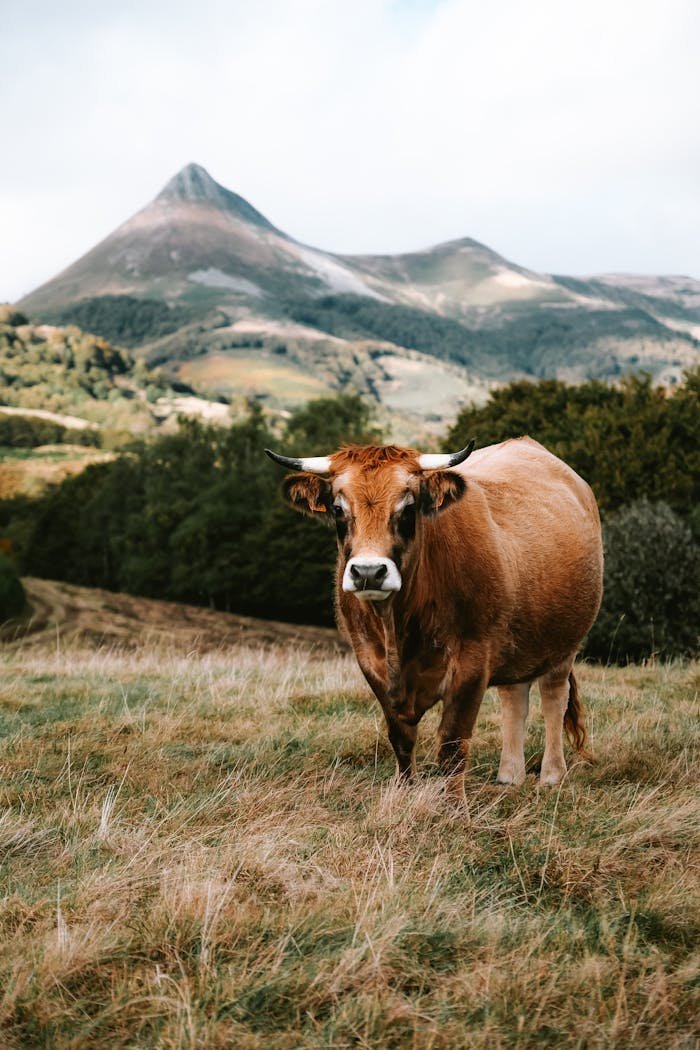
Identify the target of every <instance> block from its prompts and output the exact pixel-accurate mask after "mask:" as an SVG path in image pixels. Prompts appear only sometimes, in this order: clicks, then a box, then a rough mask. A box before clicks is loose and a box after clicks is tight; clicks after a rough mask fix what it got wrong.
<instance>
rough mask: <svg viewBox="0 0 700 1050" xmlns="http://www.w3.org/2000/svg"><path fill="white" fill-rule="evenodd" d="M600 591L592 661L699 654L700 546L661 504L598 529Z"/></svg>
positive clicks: (625, 513)
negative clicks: (602, 579)
mask: <svg viewBox="0 0 700 1050" xmlns="http://www.w3.org/2000/svg"><path fill="white" fill-rule="evenodd" d="M603 539H604V544H605V591H604V596H603V605H602V608H601V610H600V615H599V617H598V619H597V621H596V623H595V625H594V627H593V629H592V631H591V633H590V635H589V637H588V642H587V646H586V653H587V655H589V656H592V657H593V658H594V659H597V660H603V661H607V662H610V661H612V662H616V663H625V662H627V661H635V660H641V659H644V658H646V657H649V656H651V655H652V654H655V655H658V656H661V657H663V658H669V657H674V656H693V655H695V654H696V653H697V652H698V648H699V645H698V642H699V638H698V625H699V624H700V547H698V546H697V544H696V543H695V542H694V541H693V537H692V533H691V531H690V529H689V528H688V526H687V525H686V524H685V523H684V522H683V521H682V520H681V518H679V517H678V515H677V514H674V512H673V511H672V510H671V508H670V507H669V506H668V505H667V504H666V503H650V502H649V501H648V500H646V499H641V500H637V501H636V502H635V503H632V504H630V505H629V506H628V507H624V508H623V509H622V510H621V511H619V512H618V513H617V514H615V515H613V516H612V517H610V518H609V519H608V521H607V522H606V524H605V525H604V526H603Z"/></svg>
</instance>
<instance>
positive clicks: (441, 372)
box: [19, 164, 700, 422]
mask: <svg viewBox="0 0 700 1050" xmlns="http://www.w3.org/2000/svg"><path fill="white" fill-rule="evenodd" d="M19 306H20V307H21V308H22V309H23V310H25V311H26V312H28V313H29V314H30V315H31V316H32V318H33V319H36V320H40V321H45V322H52V323H70V322H73V323H77V324H80V325H81V326H82V327H83V328H85V329H87V330H90V331H93V332H95V333H97V334H99V335H103V336H105V337H106V338H109V339H111V340H112V341H115V342H117V343H120V344H121V345H125V346H128V347H131V348H132V350H133V352H134V354H135V355H136V356H142V357H144V358H145V359H146V361H147V362H148V363H149V364H159V365H162V366H164V367H165V368H167V369H168V371H169V373H170V375H171V376H172V377H173V378H177V379H179V380H180V381H185V382H187V383H190V384H192V385H193V386H195V387H197V388H199V389H200V390H202V391H204V392H205V393H207V394H209V395H213V396H219V397H235V396H236V395H250V394H254V395H258V396H262V397H267V398H268V399H269V401H270V403H271V404H272V405H273V406H275V407H277V408H284V407H286V406H287V405H289V404H293V403H295V402H298V401H301V400H304V399H305V398H307V397H309V396H313V394H315V393H320V392H323V391H325V390H332V389H338V388H342V387H345V386H348V385H350V386H354V387H357V388H359V389H361V390H363V391H364V392H365V393H368V394H369V395H370V396H373V397H376V398H377V399H378V400H379V401H380V402H382V403H383V404H384V405H386V406H388V408H389V409H391V410H393V411H394V412H396V413H399V414H401V415H404V416H408V417H413V418H420V419H422V420H424V421H425V420H430V419H434V421H436V422H437V421H441V420H444V419H445V418H449V417H450V416H451V415H454V413H455V412H456V410H457V408H458V407H459V405H460V404H461V403H463V402H464V401H466V400H470V399H475V398H476V399H478V398H479V397H480V396H481V397H483V396H484V391H485V390H486V389H487V388H488V386H489V385H491V384H493V383H497V382H501V381H503V380H505V379H508V378H511V377H516V376H558V377H561V378H565V379H571V380H575V379H582V378H586V377H591V376H595V377H600V378H614V377H615V376H618V375H620V374H621V373H623V372H626V371H629V370H632V369H639V368H644V369H646V370H648V371H651V372H652V373H653V375H654V376H655V378H657V379H658V380H660V381H664V382H673V381H676V380H677V379H678V378H679V377H680V375H681V373H682V371H683V369H684V368H686V367H688V366H692V365H693V364H694V363H697V360H698V351H699V349H700V342H698V340H700V281H696V280H694V279H693V278H690V277H641V276H634V275H603V276H598V277H591V278H573V277H566V276H560V275H549V274H541V273H536V272H533V271H530V270H528V269H525V268H524V267H521V266H518V265H516V264H514V263H512V262H510V261H508V260H507V259H505V258H503V256H501V255H499V254H498V253H496V252H495V251H493V250H491V249H490V248H488V247H487V246H486V245H483V244H480V243H479V242H477V241H474V240H471V239H469V238H462V239H459V240H454V241H449V242H447V243H445V244H439V245H437V246H435V247H432V248H429V249H426V250H424V251H416V252H411V253H404V254H401V255H339V254H334V253H331V252H326V251H321V250H319V249H316V248H312V247H310V246H308V245H304V244H302V243H300V242H298V241H296V240H295V239H294V238H292V237H290V236H289V235H288V234H286V233H284V232H283V231H281V230H279V229H277V228H276V227H275V226H274V225H273V224H272V223H271V222H270V221H269V220H268V219H267V218H266V217H265V216H264V215H262V214H261V213H260V212H259V211H257V210H256V209H255V208H254V207H253V206H252V205H250V204H249V203H248V202H247V201H246V200H244V199H243V198H242V197H240V196H238V195H237V194H236V193H233V192H231V191H230V190H228V189H226V188H224V187H223V186H221V185H219V183H217V182H216V181H215V180H214V179H212V177H211V176H210V175H209V174H208V173H207V172H206V171H205V170H204V168H202V167H200V166H199V165H197V164H189V165H187V167H185V168H183V170H182V171H180V172H179V173H178V174H177V175H175V176H174V178H172V179H171V180H170V182H168V183H167V185H166V186H165V187H164V188H163V190H162V191H161V192H160V193H159V194H158V196H157V197H156V198H155V199H154V200H153V201H151V202H150V203H149V204H147V205H146V207H145V208H143V209H142V210H141V211H139V212H137V214H136V215H134V216H133V217H132V218H131V219H129V220H128V221H127V222H125V223H124V224H123V225H122V226H120V227H118V228H117V229H116V230H115V231H114V232H113V233H111V234H110V235H109V236H108V237H107V238H106V239H105V240H103V241H102V242H101V243H99V244H98V245H96V246H95V247H94V248H93V249H92V250H91V251H89V252H88V253H87V254H86V255H84V256H83V257H82V258H81V259H78V260H77V262H75V263H73V264H72V265H71V266H69V267H68V268H67V269H66V270H64V271H63V272H62V273H60V274H58V276H57V277H55V278H53V279H52V280H50V281H48V282H47V283H46V284H44V285H42V286H41V287H40V288H37V289H36V290H35V291H34V292H32V293H31V294H30V295H28V296H26V297H25V299H23V300H22V301H21V303H20V304H19Z"/></svg>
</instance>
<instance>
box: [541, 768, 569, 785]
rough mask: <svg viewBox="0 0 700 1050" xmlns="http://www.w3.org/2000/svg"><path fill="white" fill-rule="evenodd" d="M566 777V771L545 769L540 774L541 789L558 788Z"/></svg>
mask: <svg viewBox="0 0 700 1050" xmlns="http://www.w3.org/2000/svg"><path fill="white" fill-rule="evenodd" d="M565 776H566V769H547V770H544V769H543V770H542V773H541V774H540V784H542V785H543V787H558V786H559V784H561V782H562V780H563V779H564V777H565Z"/></svg>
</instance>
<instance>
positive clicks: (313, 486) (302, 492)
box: [282, 472, 331, 514]
mask: <svg viewBox="0 0 700 1050" xmlns="http://www.w3.org/2000/svg"><path fill="white" fill-rule="evenodd" d="M282 494H283V496H284V498H285V499H286V501H287V503H288V504H289V506H290V507H293V508H294V510H298V511H299V512H300V513H301V514H327V513H328V510H329V508H330V505H331V487H330V485H329V484H328V482H327V481H326V480H325V478H322V477H319V475H318V474H309V473H306V472H305V473H303V474H290V475H289V477H286V478H285V479H284V481H283V482H282Z"/></svg>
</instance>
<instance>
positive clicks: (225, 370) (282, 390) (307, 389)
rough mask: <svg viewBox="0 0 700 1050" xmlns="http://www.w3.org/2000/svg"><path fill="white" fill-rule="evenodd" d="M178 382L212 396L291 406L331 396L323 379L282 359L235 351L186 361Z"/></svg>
mask: <svg viewBox="0 0 700 1050" xmlns="http://www.w3.org/2000/svg"><path fill="white" fill-rule="evenodd" d="M178 378H179V379H181V380H184V382H186V383H191V384H192V385H193V386H195V387H197V388H198V389H199V390H204V391H206V392H207V393H208V394H209V395H210V396H211V395H216V394H226V395H228V396H232V395H234V394H238V395H248V396H251V395H255V394H267V395H268V396H269V397H271V398H273V399H275V400H277V401H279V402H280V404H289V405H297V404H303V403H304V402H305V401H308V400H309V399H310V398H313V397H323V396H324V395H327V394H328V392H329V391H328V387H327V386H326V384H325V383H323V382H322V381H321V380H320V379H316V378H315V377H314V376H313V375H311V374H310V373H309V372H304V371H303V370H302V369H301V368H297V367H295V366H294V365H291V364H289V363H288V362H285V361H284V360H283V359H281V358H279V357H275V356H274V355H272V354H270V355H265V354H263V353H260V354H241V353H238V352H237V351H235V350H233V351H228V352H223V353H218V354H217V353H214V354H207V355H206V356H205V357H197V358H194V359H193V360H191V361H186V362H184V364H182V365H180V366H179V367H178Z"/></svg>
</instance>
